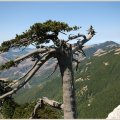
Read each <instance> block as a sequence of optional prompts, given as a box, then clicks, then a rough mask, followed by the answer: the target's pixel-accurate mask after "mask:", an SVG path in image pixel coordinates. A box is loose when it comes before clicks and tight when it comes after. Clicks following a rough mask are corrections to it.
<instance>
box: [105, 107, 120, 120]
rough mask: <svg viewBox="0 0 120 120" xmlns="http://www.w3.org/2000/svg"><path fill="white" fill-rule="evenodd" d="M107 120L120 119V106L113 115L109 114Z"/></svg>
mask: <svg viewBox="0 0 120 120" xmlns="http://www.w3.org/2000/svg"><path fill="white" fill-rule="evenodd" d="M106 119H113V120H115V119H120V105H119V106H117V107H116V108H115V109H114V110H113V111H112V112H111V113H109V114H108V117H107V118H106Z"/></svg>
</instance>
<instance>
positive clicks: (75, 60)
mask: <svg viewBox="0 0 120 120" xmlns="http://www.w3.org/2000/svg"><path fill="white" fill-rule="evenodd" d="M73 61H74V62H76V63H77V65H76V71H77V69H78V65H79V63H80V61H78V60H76V59H75V58H73Z"/></svg>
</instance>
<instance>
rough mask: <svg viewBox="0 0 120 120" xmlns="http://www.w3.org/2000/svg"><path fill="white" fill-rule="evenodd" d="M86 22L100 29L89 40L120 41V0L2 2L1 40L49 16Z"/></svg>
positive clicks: (0, 3) (87, 25)
mask: <svg viewBox="0 0 120 120" xmlns="http://www.w3.org/2000/svg"><path fill="white" fill-rule="evenodd" d="M49 19H52V20H57V21H63V22H67V23H68V24H69V25H78V26H82V29H81V30H80V31H81V32H83V33H86V32H87V31H86V30H87V28H88V27H89V26H90V25H93V27H94V28H95V30H96V31H97V32H98V33H97V34H96V36H95V37H94V38H93V39H92V40H91V41H89V42H88V43H87V44H96V43H102V42H104V41H108V40H112V41H115V42H118V43H120V2H62V1H61V2H0V43H1V42H2V41H5V40H9V39H12V38H14V37H15V35H16V34H20V33H22V32H24V31H25V30H26V29H28V28H29V26H30V25H33V24H34V23H36V22H44V21H46V20H49Z"/></svg>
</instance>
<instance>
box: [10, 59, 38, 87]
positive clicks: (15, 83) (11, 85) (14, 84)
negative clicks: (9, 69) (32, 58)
mask: <svg viewBox="0 0 120 120" xmlns="http://www.w3.org/2000/svg"><path fill="white" fill-rule="evenodd" d="M38 62H39V60H37V61H36V62H35V64H34V65H33V66H32V68H31V69H29V70H28V71H27V73H26V74H25V75H24V76H22V77H20V78H19V79H17V80H15V82H13V83H12V84H10V85H9V87H11V88H14V87H15V86H16V85H18V84H19V82H20V80H22V79H24V78H25V77H26V76H27V75H28V74H29V73H30V72H31V71H32V69H33V68H34V67H35V66H36V65H37V63H38Z"/></svg>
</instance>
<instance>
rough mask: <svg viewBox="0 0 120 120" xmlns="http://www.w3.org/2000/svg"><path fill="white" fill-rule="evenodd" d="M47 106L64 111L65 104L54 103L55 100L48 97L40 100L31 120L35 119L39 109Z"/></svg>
mask: <svg viewBox="0 0 120 120" xmlns="http://www.w3.org/2000/svg"><path fill="white" fill-rule="evenodd" d="M45 104H46V105H49V106H52V107H54V108H57V109H60V110H63V109H64V105H63V104H61V103H59V102H57V101H54V100H50V99H48V98H47V97H43V98H42V99H39V100H38V102H37V104H36V105H35V107H34V110H33V112H32V114H31V117H30V119H33V118H35V116H36V114H37V111H38V109H40V108H42V106H43V105H45Z"/></svg>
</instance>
